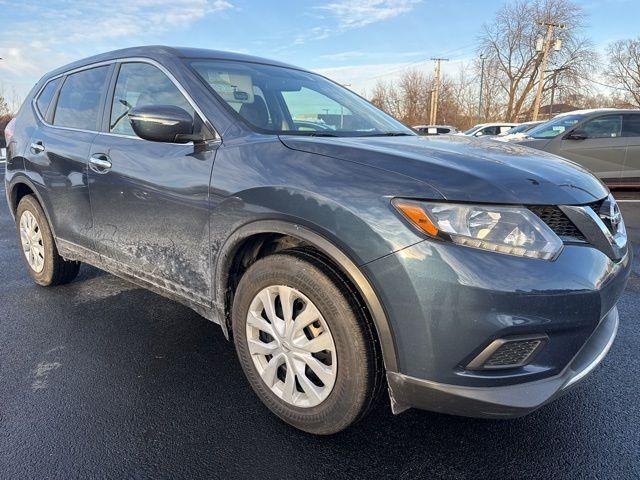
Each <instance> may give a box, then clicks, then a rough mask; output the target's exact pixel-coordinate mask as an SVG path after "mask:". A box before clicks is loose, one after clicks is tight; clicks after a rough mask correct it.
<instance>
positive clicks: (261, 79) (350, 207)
mask: <svg viewBox="0 0 640 480" xmlns="http://www.w3.org/2000/svg"><path fill="white" fill-rule="evenodd" d="M309 122H311V123H313V124H314V125H315V124H323V126H326V128H322V129H314V128H308V126H307V125H306V124H307V123H309ZM6 133H7V141H8V159H7V167H6V176H5V182H6V191H7V200H8V204H9V208H10V210H11V214H12V215H13V216H14V218H15V221H16V232H17V242H18V245H19V247H20V251H21V252H22V256H23V258H24V261H25V266H26V270H27V272H28V273H29V275H30V276H31V278H32V279H33V280H34V282H35V283H36V284H38V285H41V286H44V287H53V286H55V285H60V284H64V283H67V282H71V281H72V280H73V279H74V278H75V277H76V275H77V273H78V270H79V268H80V264H81V262H84V263H87V264H91V265H94V266H97V267H99V268H101V269H104V270H106V271H109V272H112V273H114V274H115V275H118V276H121V277H123V278H125V279H128V280H130V281H131V282H133V283H135V284H137V285H139V286H141V287H144V288H147V289H149V290H152V291H154V292H157V293H159V294H160V295H163V296H166V297H168V298H171V299H174V300H176V301H178V302H181V303H183V304H185V305H188V306H189V307H191V308H192V309H193V310H195V311H196V312H198V313H200V314H201V315H203V316H204V317H205V318H207V319H209V320H211V321H212V322H215V323H216V324H218V325H219V326H220V329H221V331H222V334H224V335H225V336H226V337H227V338H229V339H232V340H233V342H234V343H235V348H236V352H237V355H238V359H239V362H240V364H241V365H242V368H243V370H244V373H245V374H246V377H247V380H248V382H249V383H250V385H251V387H252V388H253V390H254V391H255V393H256V394H257V395H258V397H259V398H260V399H261V400H262V401H263V402H264V404H265V405H267V407H268V408H269V409H270V410H271V411H272V412H273V413H274V414H276V415H277V416H279V417H280V418H282V419H283V420H284V421H286V422H288V423H289V424H291V425H294V426H295V427H297V428H299V429H302V430H305V431H307V432H313V433H316V434H329V433H334V432H337V431H340V430H342V429H344V428H346V427H348V426H349V425H351V424H352V423H353V422H355V421H356V420H358V419H360V418H363V417H364V415H365V414H366V413H367V411H369V409H370V408H371V406H372V405H373V404H374V401H375V400H376V398H377V396H378V394H379V393H380V392H383V391H385V390H387V391H388V394H389V397H390V401H391V408H392V409H393V411H394V412H395V413H400V412H402V411H403V410H405V409H407V408H411V407H416V408H424V409H428V410H434V411H438V412H445V413H451V414H458V415H469V416H478V417H487V418H506V417H514V416H518V415H523V414H526V413H528V412H530V411H532V410H534V409H536V408H538V407H540V406H541V405H543V404H545V403H547V402H549V401H551V400H552V399H554V398H556V397H558V396H559V395H561V394H563V393H564V392H566V391H567V390H568V389H569V388H571V387H572V386H573V385H575V384H576V383H577V382H578V381H579V380H581V379H582V378H584V377H585V375H587V374H588V373H589V372H590V371H592V370H593V369H594V368H595V367H596V365H598V364H599V362H600V361H601V360H602V359H603V357H604V356H605V354H606V353H607V351H608V350H609V347H610V346H611V343H612V342H613V339H614V337H615V335H616V331H617V328H618V321H619V320H618V311H617V309H616V302H617V301H618V299H619V297H620V294H621V293H622V291H623V289H624V287H625V283H626V281H627V277H628V275H629V270H630V266H631V249H630V248H629V247H628V245H627V237H626V233H625V227H624V222H623V220H622V217H621V215H620V211H619V210H618V207H617V205H616V202H615V200H614V199H613V197H611V195H610V194H609V191H608V190H607V188H606V187H605V186H604V185H603V184H602V183H601V182H600V181H599V180H598V179H597V178H595V177H594V176H593V175H592V174H590V173H589V172H587V171H586V170H584V169H582V168H581V167H579V166H576V165H575V164H573V163H572V162H568V161H565V160H562V159H560V158H558V157H555V156H553V155H550V154H547V153H544V152H537V151H535V150H532V149H525V148H521V147H518V146H514V145H510V144H501V143H499V142H482V141H478V140H476V139H473V138H468V137H463V136H435V137H421V136H418V135H416V134H415V132H413V131H412V130H410V129H408V128H406V127H404V126H403V125H402V124H401V123H399V122H398V121H396V120H395V119H393V118H391V117H389V116H388V115H386V114H385V113H383V112H381V111H380V110H378V109H376V108H375V107H374V106H372V105H371V104H369V103H368V102H366V101H365V100H363V99H362V98H360V97H359V96H357V95H355V94H353V93H352V92H350V91H349V90H346V89H344V88H343V87H341V86H339V85H337V84H335V83H333V82H331V81H329V80H327V79H326V78H324V77H321V76H319V75H317V74H315V73H312V72H308V71H305V70H301V69H299V68H296V67H292V66H289V65H285V64H282V63H279V62H275V61H271V60H265V59H262V58H256V57H250V56H246V55H240V54H235V53H224V52H216V51H210V50H198V49H178V48H168V47H140V48H131V49H126V50H119V51H115V52H110V53H105V54H102V55H98V56H95V57H91V58H88V59H85V60H81V61H78V62H76V63H74V64H71V65H67V66H65V67H62V68H59V69H57V70H55V71H53V72H51V73H48V74H47V75H45V76H44V77H43V78H42V79H41V80H40V81H39V82H38V83H37V85H36V86H35V87H34V88H33V90H32V91H31V93H30V94H29V95H28V98H27V100H26V101H25V103H24V104H23V105H22V107H21V109H20V111H19V113H18V115H17V117H16V119H15V120H14V121H13V122H11V124H10V125H9V127H8V128H7V130H6ZM56 294H58V295H65V289H60V290H59V291H58V292H56ZM131 321H135V319H131ZM71 353H72V352H71ZM603 374H606V373H603ZM228 402H229V399H228V398H224V397H221V398H219V403H220V404H221V405H223V404H225V403H228ZM221 408H228V407H222V406H221Z"/></svg>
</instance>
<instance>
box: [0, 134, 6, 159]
mask: <svg viewBox="0 0 640 480" xmlns="http://www.w3.org/2000/svg"><path fill="white" fill-rule="evenodd" d="M6 159H7V144H6V141H5V139H4V129H3V131H0V162H3V161H5V160H6Z"/></svg>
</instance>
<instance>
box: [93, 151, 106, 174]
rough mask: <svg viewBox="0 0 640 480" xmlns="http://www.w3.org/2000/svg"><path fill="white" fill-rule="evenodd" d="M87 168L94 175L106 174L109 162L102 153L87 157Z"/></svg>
mask: <svg viewBox="0 0 640 480" xmlns="http://www.w3.org/2000/svg"><path fill="white" fill-rule="evenodd" d="M89 167H90V168H91V170H93V171H94V172H96V173H107V172H108V171H109V170H110V169H111V161H110V160H109V157H108V156H107V155H105V154H104V153H97V154H95V155H91V157H89Z"/></svg>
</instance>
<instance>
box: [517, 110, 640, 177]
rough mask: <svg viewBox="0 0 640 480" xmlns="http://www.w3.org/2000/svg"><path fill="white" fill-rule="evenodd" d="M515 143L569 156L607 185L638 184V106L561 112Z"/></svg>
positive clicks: (639, 131) (639, 144) (639, 114)
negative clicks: (636, 108) (630, 108)
mask: <svg viewBox="0 0 640 480" xmlns="http://www.w3.org/2000/svg"><path fill="white" fill-rule="evenodd" d="M517 143H519V144H521V145H526V146H528V147H533V148H538V149H540V150H544V151H546V152H550V153H553V154H556V155H560V156H562V157H564V158H567V159H569V160H573V161H574V162H576V163H578V164H580V165H582V166H583V167H585V168H588V169H589V170H591V171H592V172H593V173H595V174H596V175H597V176H598V177H600V178H601V179H602V180H603V181H604V182H605V183H606V184H607V185H610V186H616V187H640V110H618V109H598V110H586V111H577V112H570V113H567V114H562V115H559V116H557V117H555V118H554V119H553V120H551V121H549V122H547V123H544V124H542V125H540V126H539V127H536V128H534V129H532V130H530V131H529V132H527V137H526V138H525V139H523V140H521V141H519V142H517Z"/></svg>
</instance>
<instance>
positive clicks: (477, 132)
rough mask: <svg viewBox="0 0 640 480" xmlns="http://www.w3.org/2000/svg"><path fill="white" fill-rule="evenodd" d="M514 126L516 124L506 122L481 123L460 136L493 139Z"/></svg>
mask: <svg viewBox="0 0 640 480" xmlns="http://www.w3.org/2000/svg"><path fill="white" fill-rule="evenodd" d="M516 125H518V124H517V123H508V122H495V123H481V124H479V125H476V126H475V127H472V128H470V129H469V130H467V131H466V132H463V133H462V135H467V136H470V137H495V136H496V135H500V134H501V133H505V132H507V131H509V130H511V129H512V128H513V127H515V126H516Z"/></svg>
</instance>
